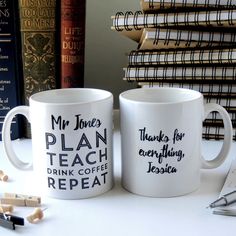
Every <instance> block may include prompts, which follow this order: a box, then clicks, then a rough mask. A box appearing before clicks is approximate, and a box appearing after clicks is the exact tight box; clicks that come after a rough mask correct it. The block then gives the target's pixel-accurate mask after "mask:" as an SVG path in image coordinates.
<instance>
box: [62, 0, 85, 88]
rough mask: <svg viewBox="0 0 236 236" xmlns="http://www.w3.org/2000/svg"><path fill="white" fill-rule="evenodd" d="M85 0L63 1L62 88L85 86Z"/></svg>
mask: <svg viewBox="0 0 236 236" xmlns="http://www.w3.org/2000/svg"><path fill="white" fill-rule="evenodd" d="M85 10H86V1H85V0H62V1H61V87H62V88H76V87H83V86H84V49H85Z"/></svg>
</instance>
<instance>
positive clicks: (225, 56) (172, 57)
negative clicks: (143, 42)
mask: <svg viewBox="0 0 236 236" xmlns="http://www.w3.org/2000/svg"><path fill="white" fill-rule="evenodd" d="M212 63H215V64H228V63H236V48H213V49H205V48H204V49H188V50H186V49H185V50H184V49H179V50H163V49H161V50H132V51H131V52H130V53H129V55H128V64H129V65H130V66H143V65H149V66H150V65H176V64H178V65H183V64H186V65H187V64H205V65H207V64H212Z"/></svg>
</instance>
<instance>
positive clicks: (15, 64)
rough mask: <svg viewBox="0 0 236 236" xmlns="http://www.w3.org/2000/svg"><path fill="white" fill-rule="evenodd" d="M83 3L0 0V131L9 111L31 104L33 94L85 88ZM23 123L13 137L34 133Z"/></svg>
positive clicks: (16, 125) (82, 0)
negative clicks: (49, 90)
mask: <svg viewBox="0 0 236 236" xmlns="http://www.w3.org/2000/svg"><path fill="white" fill-rule="evenodd" d="M85 4H86V1H85V0H78V1H74V0H69V1H68V0H61V1H56V0H50V1H37V0H32V1H25V0H16V1H0V19H1V23H0V93H1V96H0V131H1V129H2V124H3V120H4V117H5V115H6V113H7V112H8V111H9V110H10V109H11V108H13V107H15V106H17V105H27V104H28V100H29V97H30V96H31V95H32V94H33V93H36V92H39V91H43V90H48V89H54V88H67V87H83V84H84V44H85V8H86V5H85ZM20 122H21V121H20V119H19V118H18V117H17V118H16V119H15V120H14V123H13V125H12V138H13V139H16V138H19V137H22V136H25V137H30V133H29V127H28V128H26V127H24V128H22V123H20ZM23 123H24V122H23ZM26 126H28V124H26ZM0 140H1V135H0Z"/></svg>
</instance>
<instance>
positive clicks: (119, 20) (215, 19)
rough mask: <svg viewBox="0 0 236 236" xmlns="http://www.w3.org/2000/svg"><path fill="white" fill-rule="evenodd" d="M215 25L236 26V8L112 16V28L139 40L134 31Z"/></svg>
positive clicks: (136, 12) (127, 13) (139, 12)
mask: <svg viewBox="0 0 236 236" xmlns="http://www.w3.org/2000/svg"><path fill="white" fill-rule="evenodd" d="M200 26H202V27H206V26H209V27H214V28H217V27H218V28H223V27H226V28H235V27H236V9H227V10H221V9H218V10H215V11H209V10H208V9H207V10H205V11H195V12H194V11H187V12H166V13H153V14H151V13H143V12H141V11H135V12H132V11H127V12H117V13H116V15H115V16H112V27H111V28H112V29H113V30H116V31H118V32H120V33H123V34H124V35H126V36H127V37H130V38H132V39H134V40H136V41H138V36H137V35H136V36H134V35H133V32H136V33H139V35H140V32H142V30H143V29H144V28H157V27H196V28H198V27H200Z"/></svg>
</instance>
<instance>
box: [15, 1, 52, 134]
mask: <svg viewBox="0 0 236 236" xmlns="http://www.w3.org/2000/svg"><path fill="white" fill-rule="evenodd" d="M55 13H56V0H48V1H37V0H30V1H29V0H19V14H20V30H21V44H22V61H23V79H24V90H23V91H24V103H25V104H28V102H29V101H28V100H29V97H30V96H31V95H32V94H34V93H36V92H39V91H44V90H49V89H53V88H56V70H55V65H56V47H55V31H56V26H55V24H56V23H55V19H56V16H55ZM29 132H30V129H29V127H27V128H26V134H25V135H26V137H30V133H29Z"/></svg>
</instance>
